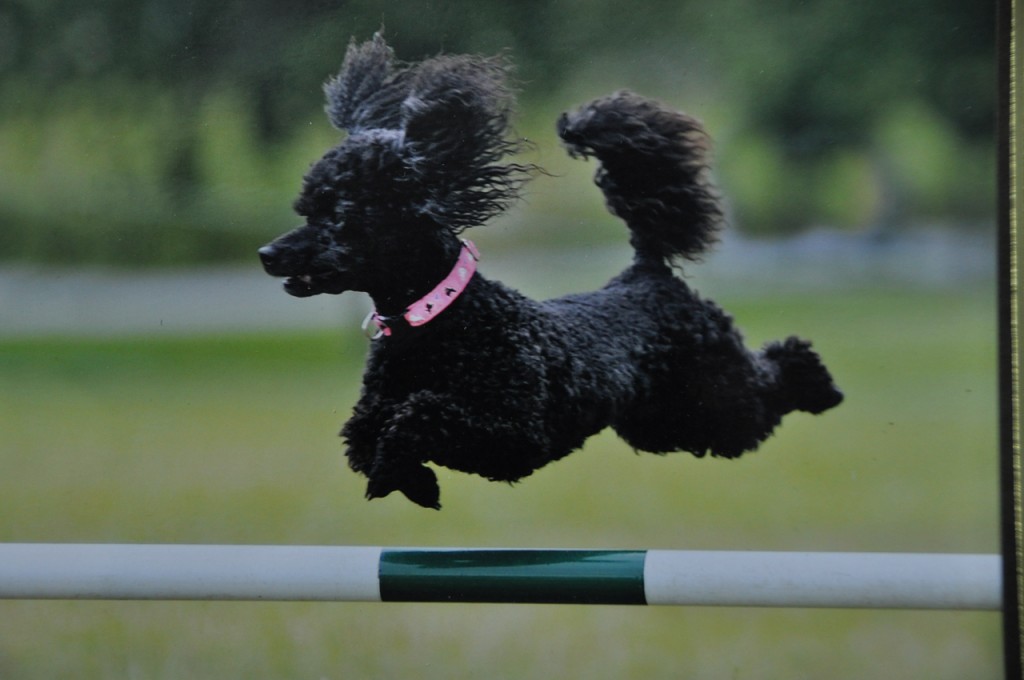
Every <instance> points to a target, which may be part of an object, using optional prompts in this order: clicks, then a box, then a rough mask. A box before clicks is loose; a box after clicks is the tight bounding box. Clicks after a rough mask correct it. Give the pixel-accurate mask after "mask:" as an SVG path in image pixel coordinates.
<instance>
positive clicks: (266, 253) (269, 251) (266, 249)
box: [256, 243, 277, 268]
mask: <svg viewBox="0 0 1024 680" xmlns="http://www.w3.org/2000/svg"><path fill="white" fill-rule="evenodd" d="M256 252H257V253H258V254H259V256H260V262H262V263H263V266H264V268H266V267H271V266H273V264H274V262H275V261H276V260H277V248H275V247H274V246H273V244H269V243H268V244H267V245H265V246H263V247H262V248H260V249H259V250H257V251H256Z"/></svg>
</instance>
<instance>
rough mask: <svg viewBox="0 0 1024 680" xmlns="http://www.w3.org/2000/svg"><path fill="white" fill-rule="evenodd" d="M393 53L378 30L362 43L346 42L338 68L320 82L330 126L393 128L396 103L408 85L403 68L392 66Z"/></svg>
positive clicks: (396, 110) (351, 130)
mask: <svg viewBox="0 0 1024 680" xmlns="http://www.w3.org/2000/svg"><path fill="white" fill-rule="evenodd" d="M394 56H395V55H394V51H393V50H392V49H391V48H390V47H389V46H388V44H387V43H386V42H384V36H383V35H381V34H380V33H379V32H378V33H375V34H374V35H373V38H372V39H371V40H367V41H366V42H364V43H362V44H356V42H355V40H354V39H353V40H352V42H350V43H349V46H348V50H347V51H346V52H345V61H344V62H343V63H342V65H341V71H340V72H339V73H338V75H337V76H335V77H334V78H331V79H330V80H328V81H327V83H325V84H324V94H326V95H327V106H326V111H327V117H328V118H329V119H330V121H331V124H332V125H334V127H336V128H338V129H339V130H347V131H349V132H353V131H355V130H359V129H363V128H370V127H376V128H388V127H391V128H394V127H397V125H398V121H399V112H398V105H399V102H401V100H402V99H403V98H404V97H405V95H406V92H407V91H408V88H407V87H405V86H404V81H405V80H406V78H404V77H403V76H404V69H397V70H396V69H395V68H394V67H393V62H394Z"/></svg>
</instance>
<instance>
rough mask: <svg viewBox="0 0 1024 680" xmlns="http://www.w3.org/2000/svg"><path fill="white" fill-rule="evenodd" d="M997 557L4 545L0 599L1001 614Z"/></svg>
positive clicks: (0, 560) (0, 559) (0, 552)
mask: <svg viewBox="0 0 1024 680" xmlns="http://www.w3.org/2000/svg"><path fill="white" fill-rule="evenodd" d="M1001 590H1002V588H1001V560H1000V557H999V556H998V555H967V554H959V555H958V554H915V553H835V552H818V553H798V552H748V551H685V550H525V549H508V550H496V549H461V548H448V549H440V548H380V547H352V546H280V545H279V546H243V545H114V544H43V543H0V599H72V600H268V601H270V600H275V601H314V600H319V601H364V602H366V601H373V602H380V601H383V602H492V603H538V604H628V605H691V606H747V607H840V608H878V609H961V610H997V609H1000V608H1001V602H1002V597H1001Z"/></svg>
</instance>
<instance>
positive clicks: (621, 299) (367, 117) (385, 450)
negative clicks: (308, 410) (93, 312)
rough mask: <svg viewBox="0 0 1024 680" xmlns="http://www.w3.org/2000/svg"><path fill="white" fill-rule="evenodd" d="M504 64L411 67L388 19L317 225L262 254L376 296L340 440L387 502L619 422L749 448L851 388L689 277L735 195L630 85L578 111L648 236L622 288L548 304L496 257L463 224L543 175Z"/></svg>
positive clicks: (343, 86) (341, 84)
mask: <svg viewBox="0 0 1024 680" xmlns="http://www.w3.org/2000/svg"><path fill="white" fill-rule="evenodd" d="M507 70H508V67H507V65H506V64H505V63H504V61H503V60H502V59H499V58H482V57H475V56H447V55H442V56H438V57H435V58H432V59H428V60H426V61H423V62H421V63H416V64H403V63H396V62H395V61H394V58H393V53H392V50H391V49H390V48H389V47H388V46H387V45H386V44H385V42H384V40H383V38H382V37H381V36H380V35H379V34H378V35H375V36H374V38H373V39H372V40H370V41H368V42H365V43H363V44H359V45H357V44H355V43H353V44H352V45H350V46H349V48H348V52H347V53H346V55H345V61H344V64H343V65H342V68H341V72H340V73H339V75H338V76H337V77H336V78H334V79H332V80H330V81H329V82H328V83H327V84H326V85H325V91H326V94H327V113H328V115H329V117H330V120H331V122H332V123H333V124H334V126H335V127H337V128H339V129H341V130H346V131H348V136H347V137H346V138H345V139H344V140H343V141H342V142H341V143H340V144H339V145H338V146H337V147H335V148H333V149H331V150H330V151H328V152H327V154H326V155H325V156H324V157H323V158H322V159H321V160H320V161H318V162H317V163H316V164H314V165H313V167H312V169H311V170H310V171H309V174H308V175H307V176H306V178H305V182H304V186H303V190H302V194H301V196H300V197H299V199H298V200H297V202H296V204H295V209H296V211H297V212H298V213H299V214H300V215H301V216H302V217H304V218H305V224H304V225H302V226H300V227H299V228H297V229H295V230H294V231H291V232H288V233H286V234H284V235H283V236H281V237H279V238H278V239H276V240H275V241H273V242H272V243H270V244H268V245H266V246H264V247H263V248H261V249H260V251H259V254H260V257H261V259H262V262H263V266H264V268H265V269H266V271H267V273H268V274H270V275H272V276H279V277H286V280H285V281H284V289H285V290H286V291H287V292H288V293H290V294H292V295H295V296H299V297H304V296H309V295H316V294H319V293H341V292H343V291H346V290H359V291H365V292H367V293H369V295H370V297H371V298H372V300H373V302H374V304H375V306H376V311H375V312H374V313H373V314H372V315H371V317H370V318H369V319H368V324H369V326H370V330H371V331H372V332H373V334H374V336H375V341H374V342H373V343H372V346H371V350H370V356H369V359H368V363H367V367H366V373H365V376H364V378H363V390H362V395H361V397H360V399H359V402H358V403H357V404H356V406H355V409H354V413H353V415H352V418H351V419H350V420H349V421H348V423H347V424H346V425H345V426H344V429H343V430H342V432H341V435H342V436H343V437H344V439H345V441H346V443H347V456H348V461H349V465H350V466H351V467H352V469H353V470H355V471H356V472H360V473H362V474H364V475H366V477H367V478H368V479H369V483H368V486H367V491H366V495H367V497H368V498H378V497H381V496H386V495H388V494H389V493H391V492H392V491H395V490H398V491H401V492H402V493H403V494H405V495H406V496H407V497H408V498H409V499H410V500H412V501H413V502H415V503H418V504H420V505H422V506H425V507H432V508H438V507H440V504H439V496H440V491H439V489H438V485H437V478H436V476H435V474H434V472H433V471H432V470H431V469H430V468H429V467H427V465H426V463H428V462H430V463H435V464H437V465H443V466H445V467H448V468H452V469H455V470H462V471H464V472H472V473H476V474H479V475H482V476H484V477H486V478H488V479H491V480H501V481H506V482H512V481H515V480H518V479H521V478H522V477H525V476H527V475H529V474H530V473H532V472H533V471H534V470H536V469H538V468H540V467H543V466H544V465H546V464H548V463H550V462H551V461H554V460H558V459H559V458H562V457H563V456H565V455H567V454H569V453H570V452H572V451H573V450H574V449H577V448H579V447H580V446H581V445H582V444H583V442H584V441H585V440H586V439H587V438H588V437H590V436H591V435H593V434H595V433H597V432H599V431H601V430H603V429H604V428H606V427H609V426H611V427H612V428H614V429H615V431H616V432H617V433H618V434H619V435H620V436H621V437H622V438H623V439H624V440H625V441H626V442H628V443H629V444H630V445H631V446H633V447H634V448H636V449H640V450H643V451H651V452H655V453H663V452H669V451H689V452H690V453H692V454H695V455H696V456H704V455H705V454H708V453H710V454H711V455H712V456H723V457H726V458H732V457H735V456H739V455H740V454H741V453H743V452H744V451H749V450H752V449H754V448H756V447H757V446H758V445H759V444H760V442H762V441H763V440H764V439H765V438H767V437H768V436H769V435H770V434H771V432H772V430H773V429H774V428H775V426H776V425H778V424H779V422H780V420H781V418H782V416H783V415H785V414H786V413H789V412H790V411H794V410H799V411H807V412H809V413H820V412H822V411H825V410H826V409H829V408H832V407H833V406H836V405H837V404H839V402H840V401H841V400H842V393H841V392H839V390H838V389H836V387H835V385H834V384H833V382H832V378H831V376H830V375H829V373H828V371H827V370H826V369H825V367H824V366H823V365H822V363H821V361H820V359H819V358H818V355H817V354H815V353H814V352H813V351H812V350H811V349H810V344H809V343H807V342H805V341H803V340H800V339H798V338H795V337H791V338H789V339H787V340H784V341H782V342H772V343H768V344H767V345H766V346H765V347H764V348H763V349H762V350H761V351H759V352H751V351H748V350H747V349H746V348H745V347H744V346H743V342H742V337H741V335H740V333H739V332H738V331H737V330H736V329H735V328H734V326H733V323H732V319H731V318H730V317H729V316H728V315H727V314H725V313H724V312H723V311H722V310H721V309H720V308H719V307H717V306H716V305H714V304H713V303H711V302H709V301H706V300H702V299H701V298H700V297H698V295H697V294H696V293H694V292H693V291H692V290H691V289H690V288H689V287H688V286H687V285H686V284H685V283H684V282H683V281H682V280H680V279H679V278H678V277H677V276H675V275H674V274H673V270H672V267H673V264H674V263H676V262H677V260H679V259H680V258H685V259H691V260H692V259H696V258H697V257H698V256H699V255H700V253H702V252H703V251H704V250H705V249H706V248H707V247H708V245H709V244H710V243H711V242H713V241H714V235H715V231H716V230H717V228H718V227H719V225H720V223H721V222H722V208H721V205H720V201H719V197H718V195H717V192H716V190H715V188H714V186H713V185H712V182H711V179H710V176H709V169H708V164H707V156H708V146H709V144H708V139H707V137H706V135H705V133H704V131H703V130H702V128H701V126H700V124H699V123H698V121H696V120H694V119H693V118H690V117H689V116H686V115H683V114H681V113H677V112H675V111H671V110H669V109H667V108H665V107H664V106H662V105H661V104H659V103H657V102H654V101H651V100H649V99H644V98H642V97H640V96H638V95H636V94H633V93H630V92H618V93H615V94H613V95H610V96H608V97H605V98H602V99H598V100H596V101H594V102H592V103H590V104H588V105H586V106H584V107H582V108H581V109H579V110H578V111H576V112H574V113H571V114H563V115H562V117H561V118H560V120H559V121H558V134H559V136H560V137H561V138H562V140H563V142H564V143H565V145H566V147H567V148H568V150H569V153H571V154H572V155H574V156H582V157H584V158H586V157H589V156H595V157H596V158H597V159H598V160H599V161H600V168H599V169H598V171H597V178H596V182H597V184H598V186H600V187H601V189H602V190H603V191H604V194H605V197H606V199H607V204H608V208H609V209H610V210H611V212H613V213H614V214H615V215H617V216H619V217H620V218H622V219H623V220H624V221H625V222H626V225H627V226H628V227H629V229H630V242H631V244H632V245H633V247H634V249H635V251H636V254H635V257H634V261H633V264H632V265H631V266H630V267H628V268H627V269H626V270H625V271H623V272H622V273H621V274H619V275H618V276H617V277H615V278H614V279H612V280H611V281H610V282H609V283H608V284H607V285H606V286H605V287H604V288H602V289H600V290H597V291H593V292H588V293H581V294H577V295H569V296H566V297H562V298H557V299H554V300H547V301H544V302H537V301H534V300H531V299H529V298H526V297H524V296H523V295H521V294H520V293H518V292H516V291H514V290H512V289H510V288H507V287H506V286H504V285H502V284H501V283H498V282H495V281H491V280H489V279H487V278H485V277H484V276H483V275H481V274H479V273H477V272H476V260H477V257H478V255H477V253H476V250H475V249H474V247H473V245H472V244H471V243H469V242H468V241H462V240H460V239H459V234H460V233H461V232H462V231H463V230H464V229H466V228H468V227H472V226H476V225H478V224H480V223H482V222H484V221H486V220H487V219H488V218H490V217H493V216H494V215H496V214H498V213H499V212H501V211H502V210H504V209H505V208H506V207H507V206H508V205H509V204H510V203H511V202H512V201H513V200H514V199H515V198H516V197H517V196H518V193H519V190H520V188H521V186H522V184H523V182H524V181H525V179H526V178H527V177H528V176H529V174H530V172H531V171H532V170H534V169H535V168H533V167H532V166H527V165H518V164H510V163H503V162H502V161H503V159H504V157H505V156H506V155H507V154H509V153H511V152H514V151H516V150H517V148H518V147H519V144H518V143H517V142H516V141H514V140H512V139H510V138H509V137H508V130H509V118H510V115H511V110H512V105H513V101H512V96H511V94H510V91H509V89H508V87H507V85H506V74H507Z"/></svg>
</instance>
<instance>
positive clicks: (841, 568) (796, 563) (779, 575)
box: [644, 550, 1002, 610]
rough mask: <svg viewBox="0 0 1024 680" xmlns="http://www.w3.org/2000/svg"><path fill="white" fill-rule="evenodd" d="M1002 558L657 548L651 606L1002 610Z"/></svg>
mask: <svg viewBox="0 0 1024 680" xmlns="http://www.w3.org/2000/svg"><path fill="white" fill-rule="evenodd" d="M1001 581H1002V578H1001V561H1000V557H999V556H998V555H942V554H906V553H799V552H746V551H676V550H650V551H648V553H647V559H646V561H645V564H644V589H645V592H646V595H647V603H648V604H667V605H706V606H754V607H844V608H845V607H854V608H878V609H978V610H997V609H1001V608H1002V586H1001Z"/></svg>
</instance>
